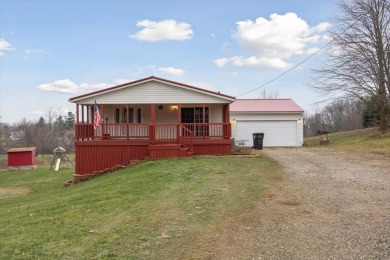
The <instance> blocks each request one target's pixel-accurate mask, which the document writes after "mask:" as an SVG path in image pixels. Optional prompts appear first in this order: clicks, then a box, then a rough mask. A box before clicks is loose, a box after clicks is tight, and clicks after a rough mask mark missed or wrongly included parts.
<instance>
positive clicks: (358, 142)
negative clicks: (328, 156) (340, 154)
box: [305, 128, 390, 155]
mask: <svg viewBox="0 0 390 260" xmlns="http://www.w3.org/2000/svg"><path fill="white" fill-rule="evenodd" d="M328 136H329V142H330V143H329V144H328V145H325V146H322V147H324V148H326V147H332V148H336V149H342V150H346V151H351V152H368V153H375V154H383V155H390V132H386V133H381V132H379V131H378V130H377V129H376V128H366V129H360V130H354V131H348V132H341V133H334V134H329V135H328ZM305 142H306V145H307V146H308V147H319V146H320V137H319V136H316V137H310V138H305Z"/></svg>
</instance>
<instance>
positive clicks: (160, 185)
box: [0, 157, 281, 259]
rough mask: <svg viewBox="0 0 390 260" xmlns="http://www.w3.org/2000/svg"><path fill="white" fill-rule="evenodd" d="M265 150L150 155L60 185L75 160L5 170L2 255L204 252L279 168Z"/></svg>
mask: <svg viewBox="0 0 390 260" xmlns="http://www.w3.org/2000/svg"><path fill="white" fill-rule="evenodd" d="M280 173H281V169H280V166H279V165H278V164H277V163H276V162H274V161H271V160H269V159H267V158H262V157H254V158H253V157H252V158H237V157H233V158H229V157H193V158H188V159H168V160H159V161H147V162H144V163H142V164H140V165H137V166H134V167H131V168H127V169H125V170H122V171H119V172H116V173H112V174H107V175H103V176H100V177H97V178H94V179H93V180H91V181H88V182H85V183H81V184H78V185H74V186H71V187H69V188H65V189H63V188H61V185H62V183H63V182H64V181H66V180H69V179H71V176H72V174H73V170H72V169H65V170H61V171H60V172H54V171H49V170H48V167H43V166H40V167H39V168H38V169H37V170H35V171H25V172H8V171H3V172H0V190H1V188H3V190H5V188H7V189H8V191H10V190H11V191H12V190H14V191H19V193H15V194H14V195H8V196H3V197H0V209H1V210H0V233H1V240H0V259H9V258H16V259H25V258H43V259H47V258H49V259H54V258H62V259H63V258H65V259H91V258H92V259H96V258H112V257H114V258H115V257H117V258H121V259H122V258H126V259H145V258H148V259H167V258H169V259H182V258H187V259H188V258H190V259H192V258H207V257H209V256H210V252H212V250H213V245H215V244H216V242H217V241H218V234H221V233H223V232H229V231H228V230H226V227H228V225H227V224H228V223H231V222H232V221H239V220H240V217H241V216H244V215H245V214H246V213H247V212H249V211H250V210H251V209H252V208H253V207H254V206H255V204H256V203H257V201H258V200H259V199H260V198H262V197H263V196H264V195H265V193H266V191H267V187H269V185H272V183H273V182H275V181H277V180H278V178H280Z"/></svg>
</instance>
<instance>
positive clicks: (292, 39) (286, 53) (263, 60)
mask: <svg viewBox="0 0 390 260" xmlns="http://www.w3.org/2000/svg"><path fill="white" fill-rule="evenodd" d="M236 25H237V28H236V31H235V32H234V33H233V38H234V39H235V40H236V41H237V42H238V44H239V45H240V46H241V48H242V51H243V52H244V53H245V56H246V57H242V56H236V57H231V58H222V59H218V60H216V61H220V62H219V63H218V62H216V61H214V63H216V65H217V66H219V67H222V66H224V65H226V64H227V63H228V62H231V63H232V64H233V65H236V66H249V67H261V68H266V67H269V68H287V67H288V66H289V65H290V64H289V62H288V60H289V58H291V57H292V56H294V55H301V54H307V53H313V52H314V51H316V50H318V48H316V47H315V46H314V44H315V43H318V42H320V41H321V40H323V35H324V34H325V31H326V30H327V29H329V27H330V24H329V23H320V24H318V25H315V26H313V27H310V26H309V25H308V24H307V22H306V21H304V20H302V19H301V18H299V17H298V16H297V15H296V14H295V13H287V14H285V15H279V14H276V13H275V14H272V15H270V18H269V20H267V19H266V18H263V17H259V18H257V19H256V20H255V21H251V20H246V21H239V22H237V23H236ZM227 60H228V61H227ZM221 65H222V66H221Z"/></svg>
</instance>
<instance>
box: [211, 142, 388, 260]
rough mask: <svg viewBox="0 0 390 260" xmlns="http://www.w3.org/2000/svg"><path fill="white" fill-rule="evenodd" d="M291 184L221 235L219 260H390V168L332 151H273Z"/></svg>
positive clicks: (377, 159) (283, 183)
mask: <svg viewBox="0 0 390 260" xmlns="http://www.w3.org/2000/svg"><path fill="white" fill-rule="evenodd" d="M259 153H261V155H264V156H268V157H271V158H273V159H275V160H277V161H278V162H279V163H281V164H282V165H283V166H284V175H283V178H280V179H278V180H277V183H276V185H274V186H272V187H270V190H269V193H268V195H267V196H266V198H264V199H262V200H261V201H259V203H258V204H257V205H256V207H255V208H253V210H252V211H251V212H249V213H246V214H244V215H243V216H239V217H238V218H237V219H236V220H235V221H232V222H231V223H227V226H226V228H223V230H224V231H223V232H221V234H219V235H218V238H219V240H218V243H217V248H219V249H218V250H216V252H215V254H214V256H213V257H212V258H216V259H366V258H374V259H389V258H390V228H389V227H390V217H389V216H390V189H389V187H390V161H389V160H388V157H385V156H380V155H375V154H360V153H359V154H355V153H350V152H348V153H347V152H340V151H336V150H331V149H326V150H325V149H321V148H319V149H306V148H302V149H266V150H264V151H259Z"/></svg>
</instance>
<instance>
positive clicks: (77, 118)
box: [76, 103, 80, 141]
mask: <svg viewBox="0 0 390 260" xmlns="http://www.w3.org/2000/svg"><path fill="white" fill-rule="evenodd" d="M79 127H80V126H79V104H77V103H76V140H77V141H78V140H79V136H80V133H79Z"/></svg>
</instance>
